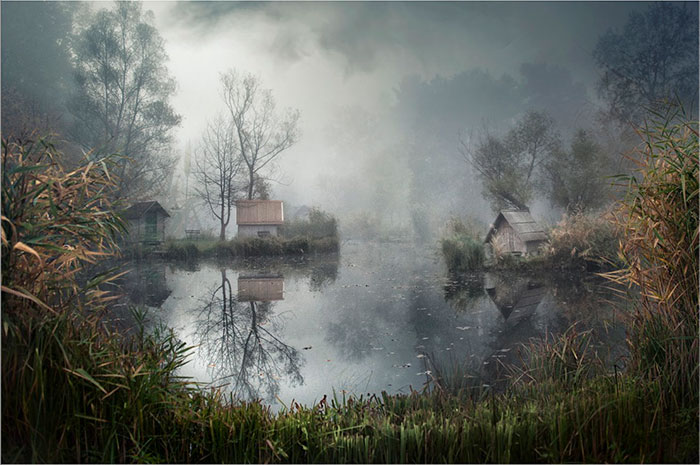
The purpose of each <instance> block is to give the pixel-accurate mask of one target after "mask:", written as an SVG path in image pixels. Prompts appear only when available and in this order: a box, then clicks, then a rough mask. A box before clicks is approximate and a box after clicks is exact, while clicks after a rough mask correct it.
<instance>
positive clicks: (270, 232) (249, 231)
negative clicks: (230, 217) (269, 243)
mask: <svg viewBox="0 0 700 465" xmlns="http://www.w3.org/2000/svg"><path fill="white" fill-rule="evenodd" d="M236 224H237V225H238V236H239V237H266V236H276V235H277V233H278V228H279V226H281V225H283V224H284V206H283V204H282V201H281V200H239V201H237V202H236Z"/></svg>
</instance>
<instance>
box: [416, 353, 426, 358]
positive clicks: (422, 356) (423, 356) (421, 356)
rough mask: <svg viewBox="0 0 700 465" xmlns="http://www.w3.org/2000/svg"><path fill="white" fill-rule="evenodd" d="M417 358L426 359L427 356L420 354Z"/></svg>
mask: <svg viewBox="0 0 700 465" xmlns="http://www.w3.org/2000/svg"><path fill="white" fill-rule="evenodd" d="M416 358H425V355H423V354H418V355H416Z"/></svg>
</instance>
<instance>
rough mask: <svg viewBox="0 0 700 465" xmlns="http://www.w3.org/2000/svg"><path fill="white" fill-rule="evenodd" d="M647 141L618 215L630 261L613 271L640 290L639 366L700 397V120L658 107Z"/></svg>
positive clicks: (690, 400) (681, 401)
mask: <svg viewBox="0 0 700 465" xmlns="http://www.w3.org/2000/svg"><path fill="white" fill-rule="evenodd" d="M639 135H640V137H642V140H643V142H644V144H643V146H642V147H641V148H640V149H639V150H638V151H636V152H635V153H634V154H633V155H632V156H631V160H632V161H633V162H634V163H635V165H636V166H637V169H638V173H637V175H636V176H627V177H623V178H622V180H624V181H625V183H626V186H627V196H626V199H625V200H624V202H623V203H622V205H621V208H620V209H619V211H618V212H617V216H616V221H617V223H618V224H619V225H620V226H621V227H622V228H623V230H624V235H625V238H624V241H623V242H622V246H621V250H620V255H621V258H622V260H623V261H624V264H625V266H624V268H623V269H622V270H620V271H619V272H616V273H610V274H608V276H609V277H610V278H611V279H613V280H614V281H616V282H618V283H622V284H626V285H628V286H635V287H637V288H638V289H639V290H640V294H641V297H640V301H639V305H638V306H637V309H636V314H635V319H634V322H633V328H632V331H631V338H630V342H631V345H632V354H633V355H634V356H633V359H632V360H633V363H634V364H635V366H634V368H635V369H636V370H638V371H639V372H641V373H643V374H645V375H646V376H648V377H649V378H651V379H660V380H662V382H663V383H664V385H665V389H664V390H663V392H664V396H663V399H662V400H663V401H669V402H670V403H671V404H673V405H675V406H677V405H688V404H690V405H693V404H695V407H696V408H697V400H698V375H699V372H698V350H699V346H698V282H699V276H698V272H699V270H698V254H699V253H700V249H699V247H698V200H699V198H700V196H699V187H698V175H699V171H698V153H699V151H698V126H697V122H692V121H688V119H687V118H686V117H685V115H684V113H683V111H682V109H679V108H677V107H671V108H669V109H668V111H667V112H666V113H652V117H651V118H650V121H649V122H648V123H647V124H646V125H645V126H644V127H642V128H641V129H640V130H639Z"/></svg>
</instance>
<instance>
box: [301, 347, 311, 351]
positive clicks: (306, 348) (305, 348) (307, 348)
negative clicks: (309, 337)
mask: <svg viewBox="0 0 700 465" xmlns="http://www.w3.org/2000/svg"><path fill="white" fill-rule="evenodd" d="M303 349H304V350H309V349H311V346H306V347H304V348H303Z"/></svg>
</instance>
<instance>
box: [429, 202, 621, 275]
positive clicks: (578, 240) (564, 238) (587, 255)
mask: <svg viewBox="0 0 700 465" xmlns="http://www.w3.org/2000/svg"><path fill="white" fill-rule="evenodd" d="M546 233H547V240H546V242H545V243H544V244H543V245H542V247H541V248H540V250H539V251H538V253H537V254H533V255H529V256H516V255H513V254H508V253H502V254H494V253H491V254H490V256H489V255H488V254H487V252H486V247H487V246H486V245H485V244H484V241H483V238H482V237H481V236H480V235H479V234H478V231H477V230H476V229H475V228H474V227H473V226H472V227H469V226H466V225H465V224H464V223H462V222H461V221H460V220H454V219H453V220H452V221H451V222H450V223H449V225H448V228H447V232H446V237H444V238H443V239H442V240H441V241H440V246H441V247H440V249H441V252H442V256H443V259H444V260H445V264H446V265H447V269H448V271H450V272H451V273H459V272H473V271H482V270H489V269H490V270H521V271H527V270H551V271H556V272H561V271H566V272H601V271H609V270H614V269H619V268H620V267H621V266H623V263H622V261H621V259H620V257H619V255H618V245H619V243H620V239H621V234H620V232H619V231H618V228H617V227H616V226H615V224H614V222H613V221H612V214H611V213H610V212H608V213H603V214H587V215H584V214H582V213H576V214H570V215H564V217H563V218H562V220H561V221H560V222H559V223H557V224H556V225H554V226H553V227H551V228H549V229H548V230H547V231H546Z"/></svg>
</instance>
